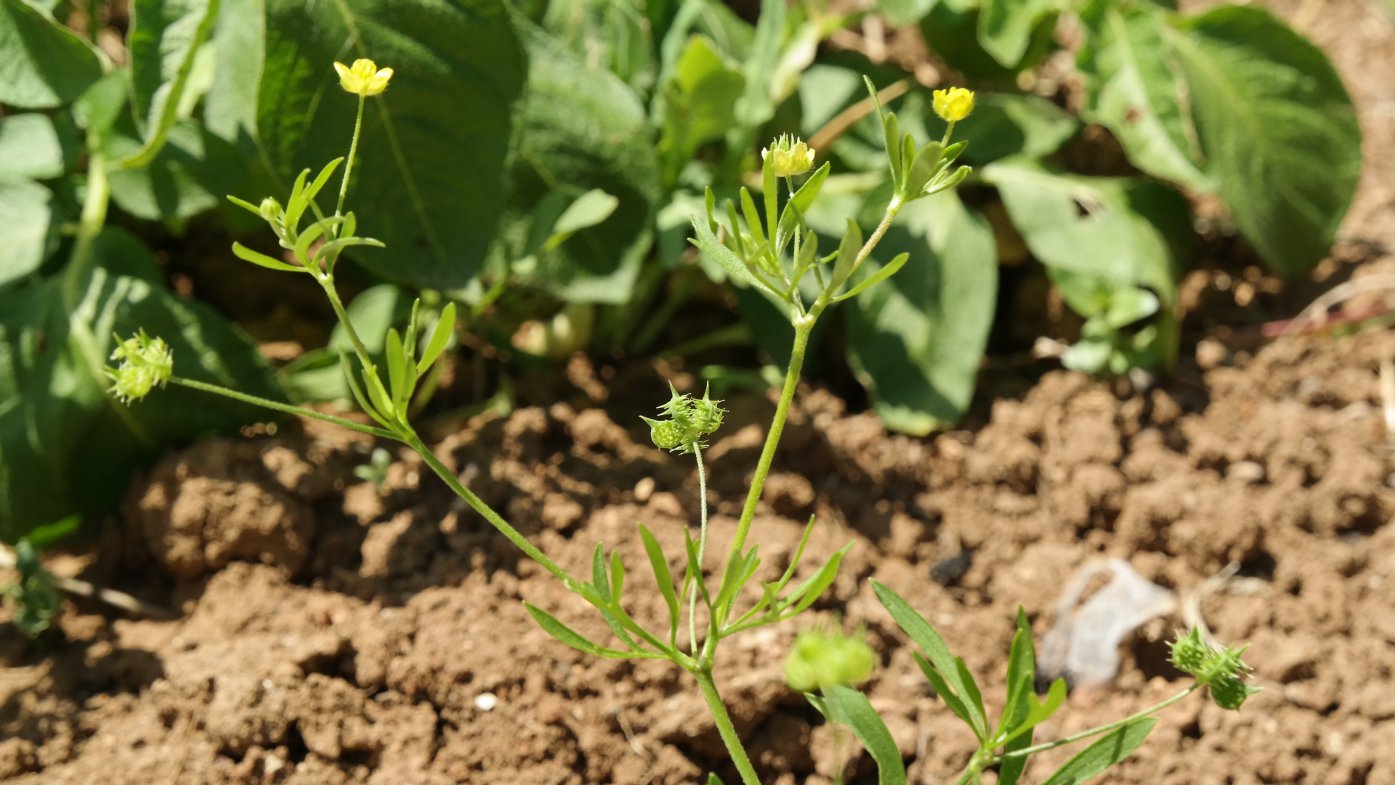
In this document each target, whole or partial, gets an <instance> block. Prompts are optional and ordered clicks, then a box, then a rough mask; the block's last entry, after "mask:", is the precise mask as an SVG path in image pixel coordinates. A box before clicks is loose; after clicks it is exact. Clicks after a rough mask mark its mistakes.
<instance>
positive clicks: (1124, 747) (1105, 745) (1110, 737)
mask: <svg viewBox="0 0 1395 785" xmlns="http://www.w3.org/2000/svg"><path fill="white" fill-rule="evenodd" d="M1157 723H1158V721H1157V720H1156V719H1155V718H1153V717H1148V718H1146V719H1141V720H1139V721H1137V722H1131V723H1129V724H1128V725H1125V726H1123V727H1122V728H1119V729H1118V730H1115V731H1112V732H1110V733H1108V734H1105V736H1104V737H1103V738H1101V739H1100V740H1099V741H1097V742H1095V743H1094V744H1091V745H1090V746H1089V747H1086V748H1085V750H1084V751H1083V752H1081V753H1080V754H1079V755H1076V756H1075V757H1074V758H1071V759H1070V760H1069V761H1068V762H1067V763H1066V765H1064V766H1062V767H1061V768H1059V769H1057V770H1056V772H1055V773H1054V774H1052V775H1051V776H1050V777H1048V778H1047V780H1046V782H1044V783H1042V785H1078V783H1081V782H1085V781H1086V780H1088V779H1090V778H1091V777H1094V776H1095V775H1096V774H1099V773H1100V772H1102V771H1104V770H1105V769H1107V768H1109V767H1110V766H1113V765H1114V764H1116V763H1118V762H1119V761H1121V760H1123V759H1124V758H1127V757H1128V756H1129V755H1131V754H1132V753H1133V751H1134V750H1136V749H1138V746H1139V745H1140V744H1142V743H1143V740H1144V739H1146V738H1148V734H1149V733H1150V732H1152V730H1153V726H1154V725H1156V724H1157Z"/></svg>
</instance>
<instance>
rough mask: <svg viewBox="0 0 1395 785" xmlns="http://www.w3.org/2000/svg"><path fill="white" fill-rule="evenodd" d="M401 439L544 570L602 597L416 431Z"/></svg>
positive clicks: (588, 597) (573, 587) (575, 590)
mask: <svg viewBox="0 0 1395 785" xmlns="http://www.w3.org/2000/svg"><path fill="white" fill-rule="evenodd" d="M402 441H404V442H406V443H407V446H408V447H411V448H412V449H413V450H416V452H417V454H418V455H420V456H421V458H422V460H424V461H426V465H427V466H430V467H431V470H432V471H433V472H435V473H436V475H437V476H438V477H440V478H441V479H442V480H444V481H445V483H446V485H448V486H449V487H450V489H451V490H452V491H454V492H455V495H456V496H459V497H460V498H461V499H463V500H464V501H465V503H466V504H468V505H470V508H471V509H473V510H474V511H475V512H477V513H479V514H480V516H481V517H483V518H484V519H485V520H486V521H489V525H490V526H493V527H494V528H495V529H497V530H499V533H500V534H502V535H504V538H505V539H507V540H508V541H509V542H511V543H513V544H514V545H515V546H516V547H517V548H518V549H519V550H521V551H523V553H524V554H525V555H526V556H527V557H528V558H530V559H532V560H533V561H535V562H537V563H538V564H539V565H540V566H541V567H542V568H543V569H544V570H547V571H548V572H549V573H551V574H552V576H553V577H554V578H556V579H557V580H559V581H561V582H562V583H563V585H565V586H566V587H567V589H568V590H570V591H571V592H572V593H574V594H577V595H580V596H581V597H582V598H584V599H586V600H588V601H591V600H592V599H593V598H594V600H595V601H600V598H599V597H596V594H595V592H594V591H592V590H591V588H590V587H589V586H587V585H585V584H583V583H582V582H581V581H578V580H577V579H575V578H573V577H572V576H571V575H570V574H569V573H568V572H567V571H566V570H564V569H562V567H561V566H560V565H558V564H557V562H554V561H553V560H552V559H550V558H548V556H547V554H545V553H543V552H542V551H541V550H538V546H536V545H534V544H533V543H531V542H529V541H528V538H527V537H524V536H523V534H522V533H521V532H519V531H518V530H517V529H515V528H514V527H513V525H512V524H510V523H509V522H508V521H506V520H504V519H503V517H501V516H500V515H499V513H497V512H495V511H494V508H493V507H490V506H489V505H488V504H485V503H484V500H483V499H481V498H480V497H478V496H476V495H475V494H474V492H473V491H471V490H470V489H469V488H466V487H465V486H464V484H462V483H461V482H460V478H459V477H456V476H455V472H452V471H451V470H450V469H447V468H446V465H445V464H443V463H441V460H440V459H439V458H437V457H436V454H435V453H433V452H432V451H431V449H430V448H429V447H427V446H426V444H425V443H423V442H422V440H421V437H420V436H417V434H416V432H415V431H411V430H409V431H407V432H406V433H405V434H404V435H403V438H402Z"/></svg>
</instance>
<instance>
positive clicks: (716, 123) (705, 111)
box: [659, 35, 746, 183]
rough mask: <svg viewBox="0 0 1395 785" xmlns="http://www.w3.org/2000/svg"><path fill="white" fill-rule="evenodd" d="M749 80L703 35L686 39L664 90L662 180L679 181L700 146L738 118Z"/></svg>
mask: <svg viewBox="0 0 1395 785" xmlns="http://www.w3.org/2000/svg"><path fill="white" fill-rule="evenodd" d="M745 87H746V78H745V77H744V76H742V75H741V70H740V69H739V68H738V67H737V65H736V64H735V63H732V62H730V61H729V60H727V58H726V57H724V56H723V55H722V54H721V52H719V51H718V50H717V48H716V47H715V46H713V44H712V41H711V40H710V39H708V38H707V37H706V36H703V35H695V36H693V37H692V38H690V39H688V43H687V46H685V47H684V48H683V53H682V55H680V56H679V58H678V61H677V62H676V63H675V64H674V68H673V73H672V74H671V76H670V77H669V79H668V81H667V82H665V83H664V85H663V86H662V88H661V91H660V95H661V96H662V104H661V106H662V114H661V117H662V120H661V128H662V132H661V134H660V136H659V152H660V155H661V156H662V157H663V161H664V181H665V182H666V183H672V182H674V181H676V180H677V179H678V175H679V174H680V173H681V172H682V169H683V166H684V165H685V164H687V162H688V161H689V160H691V159H692V157H693V153H694V151H696V150H697V148H698V147H699V146H700V145H702V144H704V143H706V142H710V141H712V140H714V139H720V138H721V137H722V135H723V134H725V133H726V132H727V130H728V129H730V128H731V127H732V125H733V124H734V123H735V122H736V102H737V100H738V99H739V98H740V97H741V95H742V92H743V91H744V90H745Z"/></svg>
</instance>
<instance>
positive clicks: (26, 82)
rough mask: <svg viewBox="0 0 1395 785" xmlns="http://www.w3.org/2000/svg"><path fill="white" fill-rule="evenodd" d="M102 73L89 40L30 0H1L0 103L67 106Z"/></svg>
mask: <svg viewBox="0 0 1395 785" xmlns="http://www.w3.org/2000/svg"><path fill="white" fill-rule="evenodd" d="M101 76H102V66H101V63H100V62H98V60H97V53H96V51H94V50H93V49H92V47H90V46H88V45H87V43H86V42H84V41H83V40H82V39H80V38H78V37H77V36H75V35H73V34H72V33H71V32H69V31H68V30H67V29H65V28H64V27H63V26H62V25H60V24H58V23H57V22H55V21H53V18H52V17H50V16H49V15H48V14H47V13H46V12H44V11H41V10H39V9H38V8H36V7H34V6H33V5H31V4H29V3H26V2H25V1H24V0H0V103H4V104H9V105H10V106H18V107H23V108H26V109H47V108H50V107H54V106H61V105H62V104H67V103H71V102H72V101H73V100H75V99H76V98H77V97H78V96H79V95H82V91H83V90H86V89H87V87H88V85H90V84H92V83H93V82H95V81H97V79H99V78H100V77H101Z"/></svg>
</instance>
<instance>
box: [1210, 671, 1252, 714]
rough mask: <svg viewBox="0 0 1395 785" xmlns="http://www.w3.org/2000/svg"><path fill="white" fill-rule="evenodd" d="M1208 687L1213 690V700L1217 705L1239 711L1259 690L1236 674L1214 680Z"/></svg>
mask: <svg viewBox="0 0 1395 785" xmlns="http://www.w3.org/2000/svg"><path fill="white" fill-rule="evenodd" d="M1208 689H1210V691H1211V700H1213V701H1215V702H1216V705H1217V706H1220V707H1221V708H1222V709H1229V710H1231V711H1239V709H1240V706H1241V705H1243V704H1244V703H1245V700H1246V699H1247V698H1249V697H1250V696H1251V695H1254V694H1255V693H1256V692H1259V689H1258V688H1256V687H1251V686H1249V685H1247V684H1245V682H1243V681H1241V680H1240V679H1238V678H1237V677H1235V676H1224V677H1222V678H1220V679H1218V680H1216V681H1214V682H1212V683H1211V685H1210V686H1209V688H1208Z"/></svg>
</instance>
